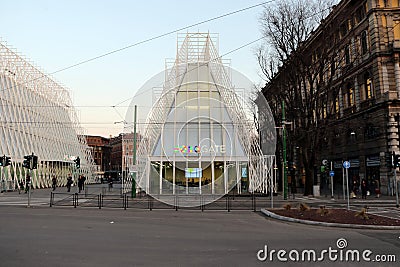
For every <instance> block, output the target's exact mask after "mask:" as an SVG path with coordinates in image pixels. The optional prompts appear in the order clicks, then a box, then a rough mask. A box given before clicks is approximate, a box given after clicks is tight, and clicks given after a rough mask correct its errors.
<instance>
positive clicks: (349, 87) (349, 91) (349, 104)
mask: <svg viewBox="0 0 400 267" xmlns="http://www.w3.org/2000/svg"><path fill="white" fill-rule="evenodd" d="M346 100H347V107H352V106H353V105H354V89H353V86H352V85H351V84H350V83H349V84H347V99H346Z"/></svg>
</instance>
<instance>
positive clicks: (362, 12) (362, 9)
mask: <svg viewBox="0 0 400 267" xmlns="http://www.w3.org/2000/svg"><path fill="white" fill-rule="evenodd" d="M365 11H366V7H365V6H361V7H360V8H358V9H357V11H356V21H357V23H360V22H361V21H362V20H363V19H364V18H365Z"/></svg>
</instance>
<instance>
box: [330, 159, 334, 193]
mask: <svg viewBox="0 0 400 267" xmlns="http://www.w3.org/2000/svg"><path fill="white" fill-rule="evenodd" d="M332 165H333V162H332V161H331V171H332ZM331 191H332V194H331V198H332V199H334V196H333V175H331Z"/></svg>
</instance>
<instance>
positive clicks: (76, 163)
mask: <svg viewBox="0 0 400 267" xmlns="http://www.w3.org/2000/svg"><path fill="white" fill-rule="evenodd" d="M74 162H75V166H76V168H77V169H79V168H80V167H81V159H80V158H79V157H76V159H74Z"/></svg>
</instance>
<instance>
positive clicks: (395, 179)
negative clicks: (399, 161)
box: [394, 166, 399, 208]
mask: <svg viewBox="0 0 400 267" xmlns="http://www.w3.org/2000/svg"><path fill="white" fill-rule="evenodd" d="M396 169H397V167H396V166H395V167H394V183H395V186H394V188H395V189H396V207H397V208H398V207H399V190H398V184H397V182H398V181H397V174H396Z"/></svg>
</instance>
